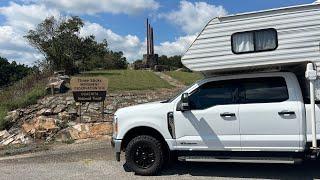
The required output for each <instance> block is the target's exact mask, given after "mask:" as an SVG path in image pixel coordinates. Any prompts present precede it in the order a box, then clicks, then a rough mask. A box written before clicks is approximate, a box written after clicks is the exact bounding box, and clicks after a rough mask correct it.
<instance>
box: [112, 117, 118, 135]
mask: <svg viewBox="0 0 320 180" xmlns="http://www.w3.org/2000/svg"><path fill="white" fill-rule="evenodd" d="M117 134H118V118H117V116H116V115H114V117H113V137H117Z"/></svg>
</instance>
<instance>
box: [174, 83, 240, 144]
mask: <svg viewBox="0 0 320 180" xmlns="http://www.w3.org/2000/svg"><path fill="white" fill-rule="evenodd" d="M237 97H238V88H237V86H236V85H235V82H234V81H233V80H226V81H218V82H208V83H205V84H203V85H201V86H200V87H198V88H197V89H195V90H194V91H193V92H191V93H190V95H189V105H190V109H191V110H190V111H184V112H181V111H177V110H176V109H175V111H174V119H175V134H176V149H177V150H241V147H240V131H239V114H238V108H239V105H238V104H237Z"/></svg>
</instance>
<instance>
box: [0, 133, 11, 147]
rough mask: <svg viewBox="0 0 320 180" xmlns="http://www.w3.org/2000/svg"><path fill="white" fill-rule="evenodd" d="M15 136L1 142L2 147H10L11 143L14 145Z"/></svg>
mask: <svg viewBox="0 0 320 180" xmlns="http://www.w3.org/2000/svg"><path fill="white" fill-rule="evenodd" d="M13 136H14V135H11V136H9V137H8V138H7V139H5V140H4V141H2V142H1V145H4V146H6V145H9V144H10V143H12V142H13V141H14V137H13Z"/></svg>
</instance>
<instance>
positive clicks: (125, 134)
mask: <svg viewBox="0 0 320 180" xmlns="http://www.w3.org/2000/svg"><path fill="white" fill-rule="evenodd" d="M305 81H306V79H305V78H304V77H298V78H297V76H296V75H295V74H293V73H290V72H271V73H253V74H241V75H229V76H219V77H212V78H205V79H203V80H201V81H198V82H196V83H195V84H193V85H192V86H190V87H188V88H187V89H185V90H184V91H183V92H182V93H180V94H178V95H177V96H176V97H173V98H171V99H169V100H167V101H163V102H155V103H148V104H142V105H137V106H132V107H127V108H122V109H119V110H118V111H117V112H116V113H115V118H114V134H113V144H114V145H115V150H116V154H117V160H120V152H121V151H122V150H123V151H125V153H126V164H127V165H128V167H129V168H131V169H132V170H133V171H134V172H136V173H137V174H142V175H152V174H155V173H156V172H157V171H159V170H160V169H161V167H162V165H163V164H164V162H165V161H166V160H168V159H169V158H168V157H170V156H172V155H173V154H174V155H175V156H178V158H179V160H184V161H199V162H202V161H205V162H220V161H227V162H252V163H268V162H269V163H294V162H296V161H297V160H303V159H305V158H308V155H311V154H312V153H311V151H310V145H311V143H310V142H311V138H312V137H311V128H310V123H309V118H310V100H309V99H308V98H309V97H308V90H307V87H306V84H307V83H305ZM316 114H319V115H320V110H319V107H318V106H316ZM318 117H320V116H318ZM317 121H319V119H317ZM308 124H309V125H308ZM319 124H320V123H318V125H319ZM317 135H318V139H319V137H320V136H319V135H320V133H319V132H318V133H317Z"/></svg>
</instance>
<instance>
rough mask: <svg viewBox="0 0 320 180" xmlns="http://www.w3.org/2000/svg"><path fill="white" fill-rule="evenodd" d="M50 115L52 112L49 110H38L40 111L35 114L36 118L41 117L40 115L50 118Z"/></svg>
mask: <svg viewBox="0 0 320 180" xmlns="http://www.w3.org/2000/svg"><path fill="white" fill-rule="evenodd" d="M52 114H53V112H52V110H51V109H49V108H43V109H40V110H39V111H38V112H37V113H36V115H37V116H41V115H43V116H50V115H52Z"/></svg>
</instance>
